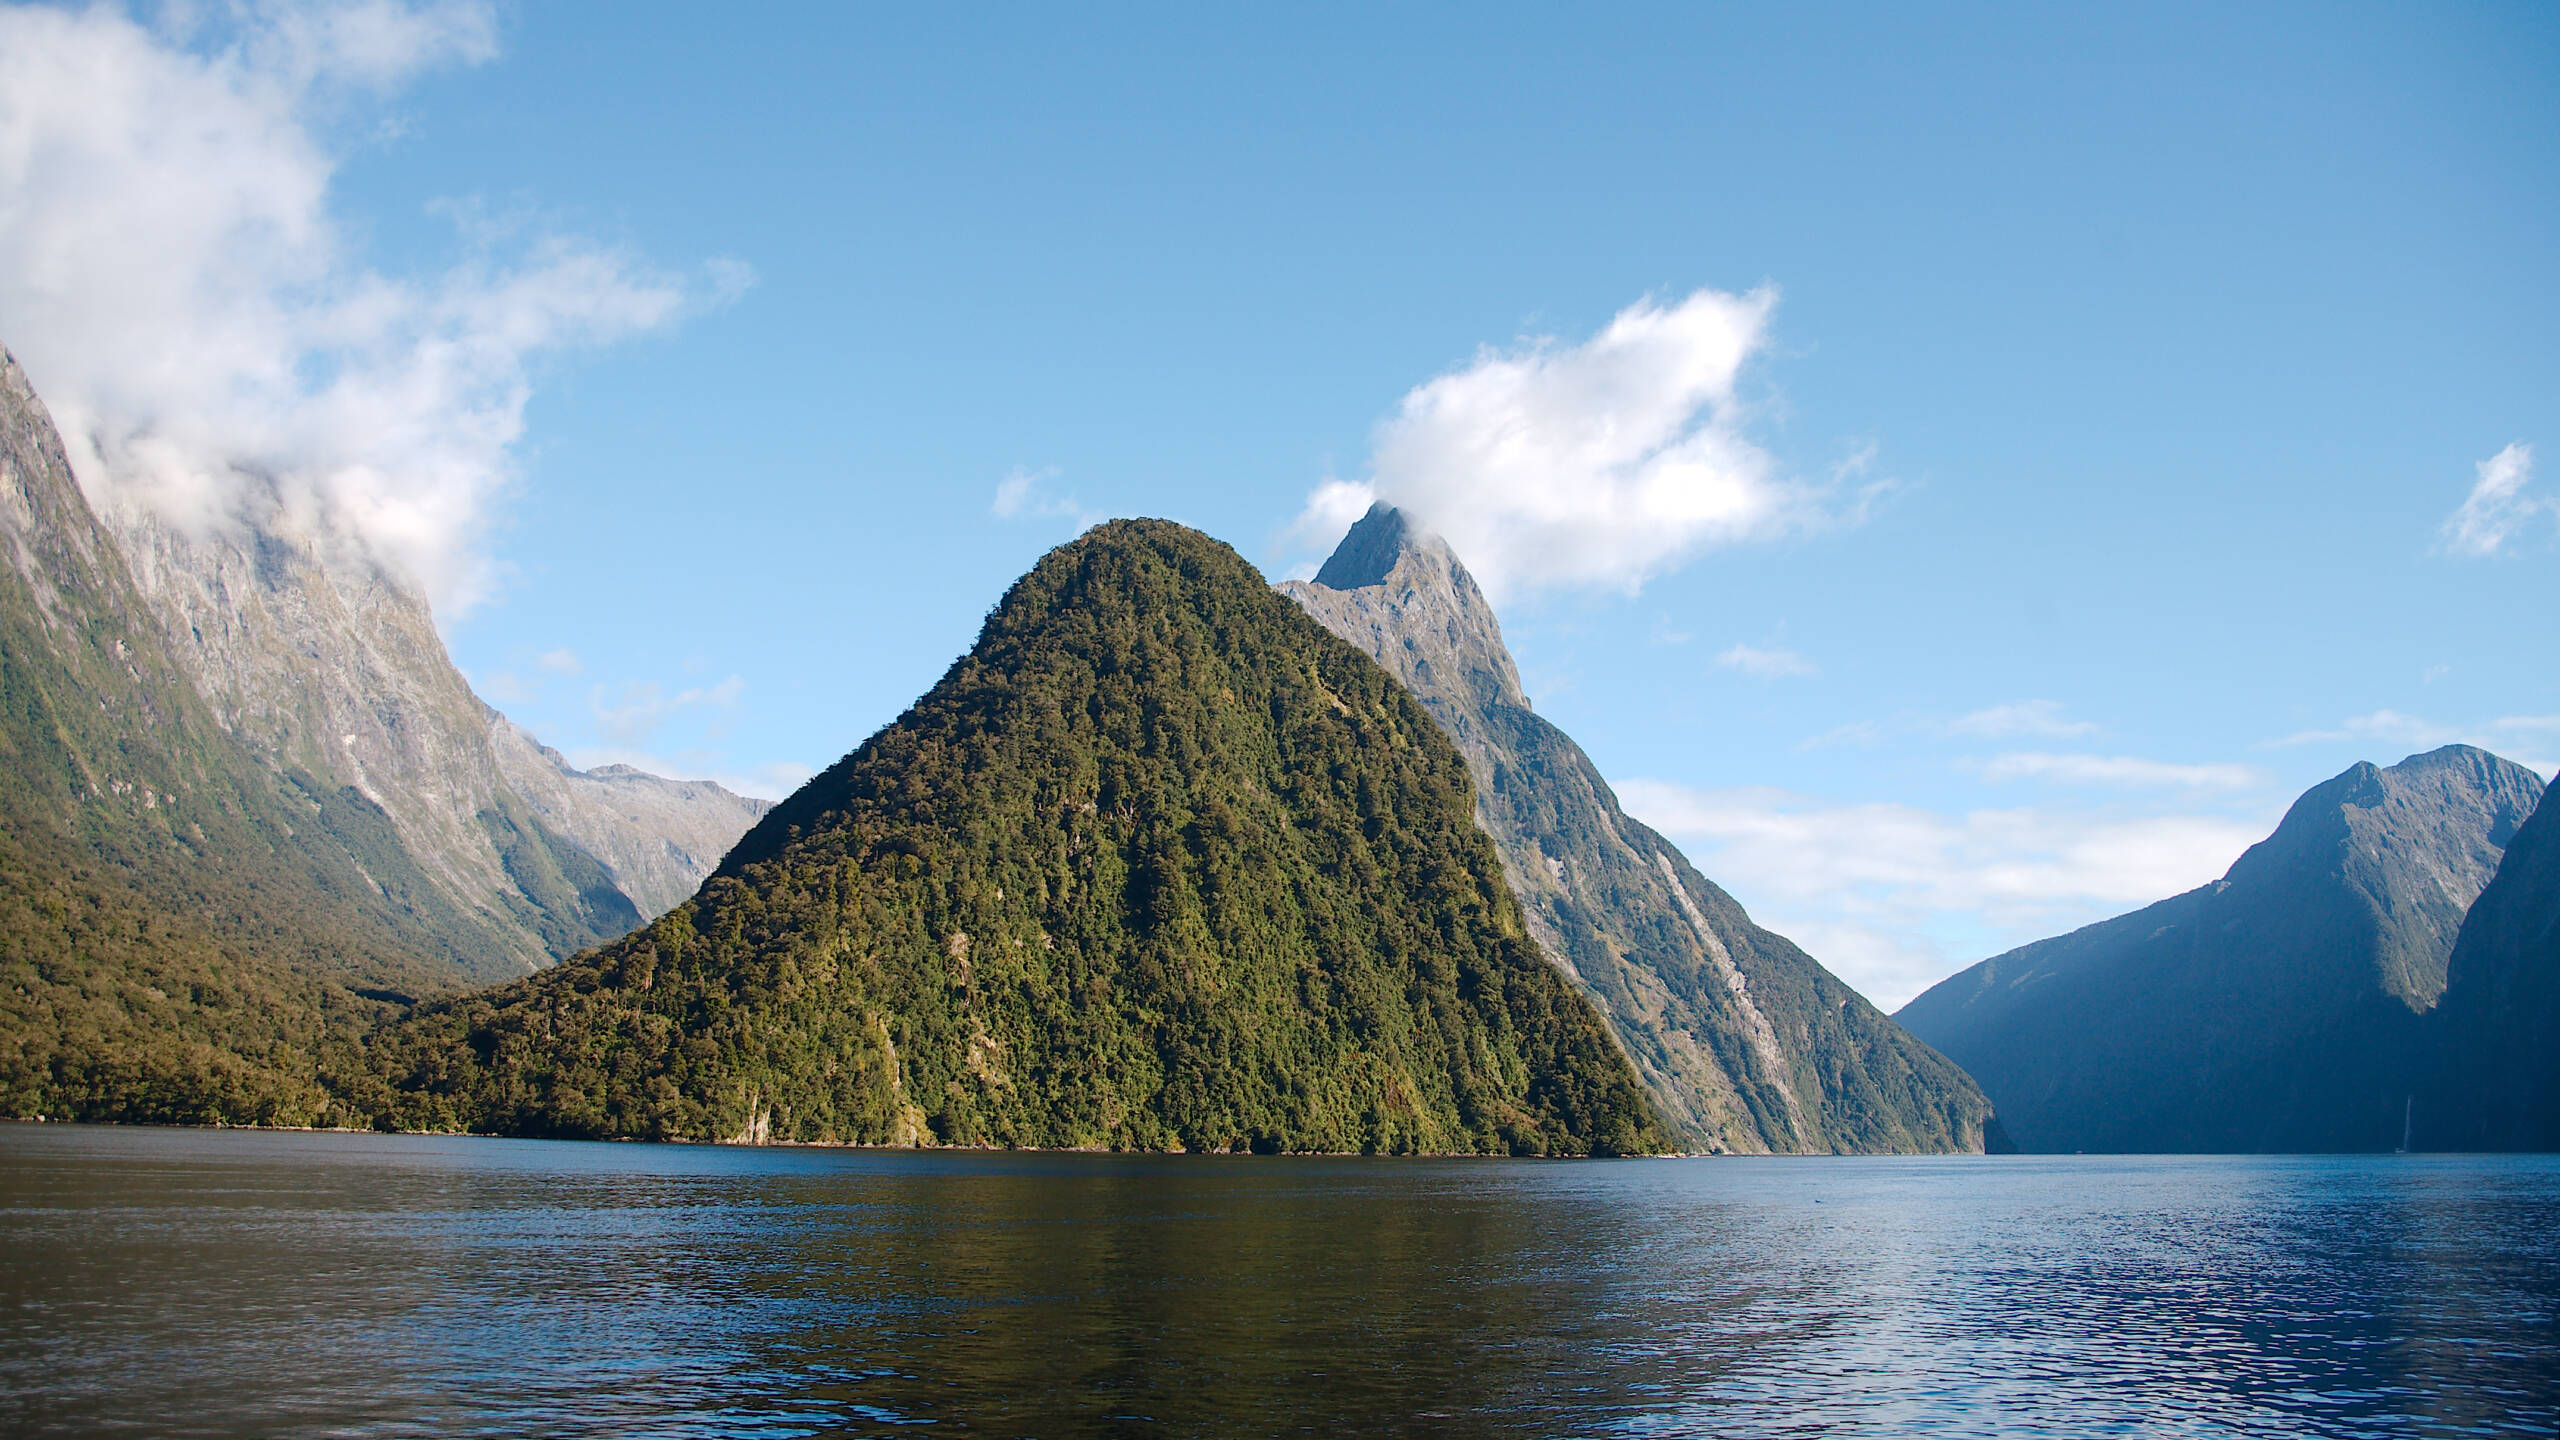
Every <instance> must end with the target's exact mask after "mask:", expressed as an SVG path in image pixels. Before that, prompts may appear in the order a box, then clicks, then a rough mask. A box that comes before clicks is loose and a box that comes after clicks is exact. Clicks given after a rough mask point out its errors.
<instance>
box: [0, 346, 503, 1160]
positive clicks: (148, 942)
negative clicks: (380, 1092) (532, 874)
mask: <svg viewBox="0 0 2560 1440" xmlns="http://www.w3.org/2000/svg"><path fill="white" fill-rule="evenodd" d="M0 556H5V559H6V561H7V563H6V564H0V1115H52V1116H56V1117H67V1118H77V1119H93V1120H161V1121H185V1122H196V1123H209V1122H226V1121H227V1122H240V1121H268V1122H283V1123H310V1122H312V1121H314V1120H318V1119H320V1118H322V1117H324V1116H325V1115H326V1114H327V1101H326V1097H325V1096H324V1095H322V1093H321V1092H320V1090H319V1088H318V1086H317V1084H316V1077H315V1074H314V1067H315V1064H316V1060H317V1056H318V1055H319V1053H320V1051H321V1050H322V1049H323V1048H325V1047H326V1046H328V1045H330V1044H332V1043H336V1044H344V1043H347V1042H348V1041H349V1040H350V1039H351V1037H352V1036H353V1034H354V1033H356V1032H357V1031H359V1030H360V1029H361V1028H362V1027H363V1026H364V1025H365V1024H367V1023H369V1022H370V1021H371V1020H372V1019H373V1018H374V1017H376V1016H378V1015H379V1014H380V1013H382V1012H384V1011H386V1010H388V1009H389V1008H390V1005H391V1000H390V998H389V997H391V996H394V995H396V994H404V993H418V992H420V991H423V990H426V989H429V988H432V987H434V986H436V985H438V984H439V983H450V981H451V980H452V979H453V977H456V976H458V975H460V974H462V973H464V972H465V971H466V970H467V969H468V967H469V963H470V959H471V956H470V952H469V951H467V950H466V949H465V948H463V947H464V945H465V944H466V943H467V942H468V941H469V940H470V939H471V938H472V933H471V927H470V926H469V925H468V924H467V923H466V922H465V921H464V918H463V917H462V916H460V915H459V914H457V913H455V912H454V911H453V910H452V909H451V907H450V906H447V905H445V904H444V903H443V902H442V901H441V899H440V895H439V892H438V891H437V890H436V888H435V887H434V885H433V884H432V883H431V882H429V881H428V880H427V878H426V877H425V875H424V874H422V873H421V872H420V871H418V870H417V868H416V867H415V866H414V865H412V864H411V863H410V862H409V860H408V858H407V856H406V855H405V853H404V852H402V851H401V850H400V848H399V847H398V846H397V845H396V844H392V843H389V837H390V830H389V826H388V824H387V823H386V822H385V820H384V817H383V816H382V814H381V812H380V811H379V810H376V809H374V808H373V807H372V806H371V805H370V804H369V802H367V801H365V800H364V799H363V797H361V796H358V795H353V794H350V793H346V792H343V791H341V790H339V789H337V788H336V787H333V786H332V785H330V784H329V783H328V782H327V781H326V780H324V779H322V778H320V777H317V776H314V775H312V774H310V773H309V772H307V771H300V770H288V769H281V768H275V767H271V766H269V765H266V764H264V763H261V762H260V761H259V760H258V759H256V758H254V757H253V756H251V755H250V754H249V753H248V752H247V751H246V750H245V749H244V748H243V747H241V746H240V745H239V744H237V743H236V742H235V741H233V739H232V738H231V737H230V735H229V734H228V733H227V732H226V731H225V730H224V729H223V727H222V726H221V725H220V723H218V722H217V721H216V720H215V718H214V716H213V715H212V713H211V711H210V710H209V709H208V707H207V706H206V705H205V703H204V700H203V698H202V697H201V696H200V695H198V694H197V693H196V691H195V688H194V686H193V685H192V684H191V683H190V680H189V678H188V675H187V672H186V670H185V668H184V667H183V666H182V665H181V664H180V663H179V662H178V661H177V660H176V658H175V657H173V656H172V655H171V654H170V652H169V648H168V645H167V643H166V637H165V635H164V633H163V629H162V626H161V623H160V618H159V615H158V614H157V612H156V611H155V610H154V609H153V607H152V606H151V604H150V602H149V601H148V600H147V599H145V597H144V596H143V595H142V593H141V592H140V591H139V590H138V589H137V588H136V587H135V585H134V583H133V580H132V576H131V574H130V572H129V571H128V570H127V568H126V565H125V562H124V558H123V556H122V554H121V553H120V551H119V549H118V547H117V545H116V543H115V540H114V537H113V536H112V535H110V534H109V533H108V532H107V531H106V530H105V529H104V528H103V527H102V526H100V525H99V524H98V522H97V520H96V517H95V516H94V515H92V514H91V512H90V510H89V507H88V505H87V503H86V501H85V500H84V499H83V497H82V495H81V493H80V490H79V487H78V485H77V484H76V483H75V481H74V480H73V478H72V475H71V471H70V467H69V465H68V464H67V463H66V461H65V460H64V457H63V449H62V444H61V441H60V438H59V437H58V436H57V435H56V434H55V432H54V428H53V423H52V421H51V419H50V418H49V417H48V416H47V415H46V413H45V410H44V406H43V405H42V403H41V402H40V401H38V400H37V398H36V396H35V393H34V391H33V390H32V389H31V388H30V387H29V386H28V384H27V381H26V377H25V375H24V374H23V373H21V372H20V371H19V369H18V366H17V363H16V361H15V360H14V359H12V358H10V357H8V356H7V355H6V353H5V352H0Z"/></svg>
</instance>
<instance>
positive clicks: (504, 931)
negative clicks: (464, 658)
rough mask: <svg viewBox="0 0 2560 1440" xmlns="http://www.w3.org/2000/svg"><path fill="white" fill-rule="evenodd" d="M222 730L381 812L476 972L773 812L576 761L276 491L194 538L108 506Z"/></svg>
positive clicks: (587, 933) (663, 890)
mask: <svg viewBox="0 0 2560 1440" xmlns="http://www.w3.org/2000/svg"><path fill="white" fill-rule="evenodd" d="M102 518H104V519H105V520H106V522H107V524H108V525H109V526H110V528H111V529H112V530H113V531H114V532H115V534H116V536H117V538H118V541H119V544H120V548H121V549H122V551H123V552H124V554H125V555H126V556H127V557H128V560H129V562H130V564H131V566H132V570H133V574H134V578H135V580H136V582H137V583H138V584H139V586H140V587H141V589H142V591H143V593H144V594H145V595H146V596H147V597H148V598H149V600H150V601H151V603H152V606H153V608H154V609H155V611H156V612H157V613H158V615H159V616H160V618H161V622H162V624H163V627H164V628H165V629H166V631H167V633H168V636H169V641H170V648H171V651H172V653H173V654H174V655H175V656H176V657H177V658H178V660H179V662H180V663H181V665H182V666H183V667H184V668H185V669H186V671H187V673H188V675H189V676H190V678H192V679H193V681H194V682H195V685H196V687H197V689H198V690H199V691H200V692H201V693H202V694H203V696H204V697H205V700H206V702H207V703H208V704H209V705H210V706H211V707H212V710H213V713H214V715H215V717H216V718H217V719H218V720H219V721H220V723H221V724H222V725H223V727H224V728H225V729H227V730H228V731H230V732H231V734H232V735H234V736H235V737H237V738H238V739H239V740H240V741H241V742H242V743H243V744H245V745H246V746H248V747H249V748H250V750H251V751H252V752H254V753H256V754H258V755H260V756H262V757H264V758H265V759H266V760H267V762H268V763H269V764H271V765H273V766H275V767H277V768H279V769H282V770H289V771H295V772H299V773H303V774H307V775H311V776H314V777H318V778H319V779H320V780H321V781H322V782H324V783H325V784H326V785H328V786H330V787H331V788H336V789H343V790H345V791H347V792H349V793H351V794H353V795H356V796H359V797H361V798H362V799H363V801H364V802H365V803H366V804H368V805H370V806H373V807H375V808H378V809H379V810H380V812H381V813H382V815H383V816H384V817H385V818H386V819H387V820H388V821H389V824H390V826H391V829H392V831H393V832H394V833H395V835H396V836H397V842H398V844H399V846H400V848H401V850H402V851H403V852H405V854H406V855H407V856H408V858H409V859H410V860H411V861H412V862H413V863H414V864H415V865H416V866H417V868H418V869H419V870H420V871H421V872H423V873H424V874H425V875H426V876H427V877H428V879H429V881H430V882H431V883H432V884H433V886H434V887H435V888H436V889H437V890H438V891H439V892H440V893H441V895H442V897H443V899H444V900H445V901H447V902H448V903H449V904H450V905H451V906H452V907H453V908H454V909H455V910H456V911H457V912H458V913H459V914H460V915H461V916H462V917H463V923H464V924H465V925H466V926H468V927H469V928H470V929H472V930H473V931H475V932H476V936H475V938H474V939H473V940H472V941H471V942H470V943H468V944H467V945H466V946H465V947H464V948H465V949H466V950H467V951H468V952H469V953H470V954H471V956H472V965H471V970H470V973H471V974H472V975H473V976H474V977H475V978H479V979H502V978H506V977H510V976H515V975H522V974H525V973H527V972H529V971H531V970H534V969H537V968H539V967H541V966H543V965H546V964H549V963H551V962H552V961H554V960H558V959H561V958H563V957H565V956H568V955H570V954H572V953H574V952H576V951H578V950H582V949H584V948H586V947H587V946H590V945H594V944H597V943H599V942H601V941H605V940H610V939H613V938H615V937H617V936H620V935H623V934H625V933H627V932H629V931H630V930H632V929H633V928H635V927H637V926H638V925H639V924H640V923H641V922H642V921H644V920H646V919H648V918H649V917H650V916H653V915H656V914H658V913H659V912H661V911H663V910H665V909H666V908H667V907H669V906H671V905H673V904H675V903H676V902H677V901H679V900H681V899H683V898H684V897H685V896H686V895H689V894H691V893H692V890H693V887H694V886H695V885H698V884H700V883H701V880H702V877H703V876H704V875H707V874H709V873H710V871H711V867H712V866H714V865H716V864H718V863H719V858H720V854H721V852H723V851H724V850H725V849H726V848H727V845H728V843H729V842H730V841H732V840H735V839H736V838H737V836H739V835H740V834H743V833H745V831H746V828H747V827H748V826H749V825H751V824H753V823H754V822H755V819H756V817H757V816H759V815H761V814H762V813H763V812H764V810H765V809H766V808H767V806H766V804H765V803H764V802H762V801H756V800H749V799H746V798H744V797H741V796H738V795H734V794H731V793H730V792H729V791H727V790H725V789H722V788H721V787H719V786H717V785H712V784H709V783H706V782H678V781H666V780H660V779H658V778H657V777H654V776H649V775H644V774H642V773H641V772H638V771H634V770H628V769H623V768H617V769H615V770H613V771H611V772H609V773H602V774H595V775H590V774H587V773H585V772H581V771H578V770H575V769H573V768H571V767H570V766H569V765H567V764H566V763H565V762H564V761H563V760H562V759H561V758H560V756H559V755H558V754H557V753H556V752H553V751H550V750H547V749H545V748H544V747H543V746H541V745H540V744H539V743H538V742H536V741H535V740H533V738H532V737H531V736H529V735H527V734H525V733H524V732H523V731H521V730H519V729H517V728H516V727H515V726H514V725H512V724H509V723H508V722H507V721H506V720H505V719H504V717H502V716H500V715H498V714H497V713H496V712H495V711H493V710H491V709H490V708H489V707H488V706H486V705H485V704H483V703H482V702H481V701H480V699H479V697H478V696H476V695H474V694H473V693H472V691H471V687H470V685H469V683H468V682H467V681H465V680H464V679H463V677H462V674H461V672H460V671H458V670H456V669H455V668H454V666H453V662H452V661H451V660H450V659H449V658H448V657H447V655H446V653H445V649H444V642H443V640H442V638H441V637H440V636H438V634H437V633H436V628H435V622H434V619H433V617H432V616H431V615H430V614H429V612H428V608H427V605H426V602H425V600H424V599H423V598H422V597H420V596H419V595H418V594H417V593H416V592H415V591H414V590H412V589H411V588H409V587H408V586H406V585H404V584H402V583H401V582H399V581H398V580H397V579H396V578H394V577H393V576H392V575H390V574H389V573H388V572H387V571H385V570H384V569H383V568H382V567H381V566H379V565H378V564H375V563H373V562H372V561H371V560H369V559H367V558H366V557H364V556H362V555H361V554H353V553H349V552H348V551H347V550H346V549H345V547H343V546H333V545H330V544H328V543H326V542H325V541H324V540H323V539H322V538H321V536H320V535H319V534H318V533H317V532H315V530H314V529H313V528H312V527H311V526H310V525H309V524H307V523H306V522H305V521H303V520H302V519H301V518H300V517H298V516H296V515H295V514H294V513H292V512H291V510H290V509H289V508H288V507H287V506H285V505H284V504H282V503H281V502H280V501H278V500H276V499H275V498H274V497H272V496H265V497H260V496H251V497H248V498H246V499H243V500H242V501H240V502H239V503H238V504H237V505H236V506H235V509H234V511H233V513H232V514H231V515H230V516H228V517H227V518H226V519H225V520H224V521H223V522H221V523H219V524H216V525H213V526H209V527H207V528H206V529H205V530H203V531H202V532H201V533H191V532H190V531H188V530H186V529H183V528H181V527H179V526H177V525H174V524H172V523H170V522H169V521H167V520H166V519H164V518H162V517H161V516H160V515H159V514H158V513H156V512H154V511H152V510H150V509H149V508H147V507H144V506H141V505H138V504H131V503H126V504H111V505H109V506H108V507H107V509H106V511H105V514H104V516H103V517H102Z"/></svg>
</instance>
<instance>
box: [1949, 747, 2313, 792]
mask: <svg viewBox="0 0 2560 1440" xmlns="http://www.w3.org/2000/svg"><path fill="white" fill-rule="evenodd" d="M1971 768H1972V769H1974V770H1975V771H1976V772H1977V773H1979V774H1980V775H1981V776H1982V778H1984V779H1985V780H2044V781H2050V782H2053V783H2056V784H2063V785H2110V786H2126V787H2137V788H2151V789H2184V790H2248V789H2252V788H2255V787H2257V786H2260V785H2263V784H2265V783H2266V781H2267V777H2266V776H2265V775H2264V774H2263V773H2261V772H2260V771H2258V770H2257V769H2255V768H2253V767H2251V766H2247V765H2178V764H2172V763H2169V762H2167V761H2162V760H2143V759H2138V758H2136V757H2134V756H2131V755H2054V754H2048V753H2044V752H2041V751H2023V752H2019V753H2016V754H2010V755H2000V756H1995V757H1994V758H1992V759H1990V760H1986V761H1982V762H1980V763H1979V764H1977V765H1974V766H1972V767H1971Z"/></svg>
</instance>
